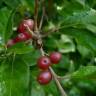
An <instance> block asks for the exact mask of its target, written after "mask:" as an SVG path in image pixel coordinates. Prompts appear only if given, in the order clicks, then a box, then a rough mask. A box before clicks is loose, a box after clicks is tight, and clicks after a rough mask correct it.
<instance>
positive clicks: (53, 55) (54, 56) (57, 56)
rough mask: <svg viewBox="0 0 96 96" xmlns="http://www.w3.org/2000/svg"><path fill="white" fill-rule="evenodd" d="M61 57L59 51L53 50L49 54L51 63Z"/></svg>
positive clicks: (57, 61)
mask: <svg viewBox="0 0 96 96" xmlns="http://www.w3.org/2000/svg"><path fill="white" fill-rule="evenodd" d="M61 57H62V55H61V53H59V52H53V53H51V54H50V60H51V62H52V63H53V64H57V63H59V62H60V60H61Z"/></svg>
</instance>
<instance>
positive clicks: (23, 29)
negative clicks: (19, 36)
mask: <svg viewBox="0 0 96 96" xmlns="http://www.w3.org/2000/svg"><path fill="white" fill-rule="evenodd" d="M26 25H27V26H28V27H29V28H30V30H32V29H33V28H34V21H33V20H32V19H26V20H23V21H22V22H21V24H20V25H19V27H18V32H20V33H23V32H26V31H27V27H26Z"/></svg>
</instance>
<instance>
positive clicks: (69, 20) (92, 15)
mask: <svg viewBox="0 0 96 96" xmlns="http://www.w3.org/2000/svg"><path fill="white" fill-rule="evenodd" d="M62 22H63V23H62V26H65V27H75V28H79V27H80V28H86V29H89V28H88V25H90V24H91V26H92V25H93V26H94V28H95V27H96V10H94V9H90V10H85V11H80V12H73V14H72V15H69V16H67V17H66V18H65V19H64V20H62ZM84 26H87V27H84ZM93 26H92V27H93ZM90 31H92V32H93V30H92V28H91V29H90Z"/></svg>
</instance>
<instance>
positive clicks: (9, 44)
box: [7, 39, 15, 47]
mask: <svg viewBox="0 0 96 96" xmlns="http://www.w3.org/2000/svg"><path fill="white" fill-rule="evenodd" d="M14 44H15V42H14V40H13V39H10V40H9V41H8V42H7V47H11V46H13V45H14Z"/></svg>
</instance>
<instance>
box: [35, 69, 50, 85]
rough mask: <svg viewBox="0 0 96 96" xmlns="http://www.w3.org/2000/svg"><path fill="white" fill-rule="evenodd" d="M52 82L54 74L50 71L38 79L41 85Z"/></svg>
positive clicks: (40, 75) (43, 73)
mask: <svg viewBox="0 0 96 96" xmlns="http://www.w3.org/2000/svg"><path fill="white" fill-rule="evenodd" d="M51 80H52V74H51V72H50V71H44V72H41V73H40V74H39V76H38V78H37V81H38V82H39V84H41V85H46V84H48V83H49V82H50V81H51Z"/></svg>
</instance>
